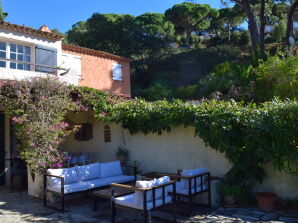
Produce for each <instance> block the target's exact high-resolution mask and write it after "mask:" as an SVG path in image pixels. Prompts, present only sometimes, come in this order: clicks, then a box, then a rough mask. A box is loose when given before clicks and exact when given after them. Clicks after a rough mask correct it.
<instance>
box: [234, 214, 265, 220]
mask: <svg viewBox="0 0 298 223" xmlns="http://www.w3.org/2000/svg"><path fill="white" fill-rule="evenodd" d="M233 217H235V218H240V219H241V220H244V221H259V220H260V219H259V218H258V217H253V216H249V215H242V214H233Z"/></svg>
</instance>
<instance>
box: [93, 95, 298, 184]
mask: <svg viewBox="0 0 298 223" xmlns="http://www.w3.org/2000/svg"><path fill="white" fill-rule="evenodd" d="M94 102H95V106H94V107H98V105H96V104H97V101H94ZM102 108H104V112H103V110H102ZM94 115H95V116H96V117H97V118H98V119H99V120H101V121H103V122H115V123H119V124H121V125H122V127H123V128H125V129H128V130H129V131H130V132H131V133H132V134H135V133H137V132H142V133H144V134H148V133H157V134H162V132H163V131H171V129H172V128H173V127H175V126H179V125H184V126H185V127H186V126H193V127H195V133H194V134H195V136H198V137H201V138H202V139H203V140H204V141H205V143H206V144H207V145H209V146H210V147H211V148H214V149H216V150H218V151H220V152H223V153H225V156H226V157H227V158H228V159H229V161H230V162H231V163H232V164H233V167H232V168H231V170H230V171H229V172H228V173H227V176H228V177H229V178H230V179H231V180H233V181H234V182H238V183H239V184H246V183H249V182H251V180H258V181H260V182H261V181H262V180H263V178H264V176H265V172H264V169H265V165H267V164H272V165H273V166H274V167H275V169H276V170H279V171H284V172H287V173H289V174H292V175H297V174H298V165H297V163H298V134H297V132H298V103H297V102H296V101H290V100H287V101H279V100H275V101H272V102H267V103H264V104H261V105H259V106H256V105H255V104H249V105H243V104H241V103H235V102H232V101H221V102H217V101H208V102H203V103H202V104H201V105H199V106H197V105H193V104H187V103H184V102H182V101H174V102H168V101H156V102H151V103H149V102H146V101H144V100H140V99H136V100H128V101H124V102H123V101H122V102H120V103H114V104H113V106H110V107H101V108H100V109H94Z"/></svg>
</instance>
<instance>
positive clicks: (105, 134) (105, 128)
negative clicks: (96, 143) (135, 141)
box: [103, 125, 112, 142]
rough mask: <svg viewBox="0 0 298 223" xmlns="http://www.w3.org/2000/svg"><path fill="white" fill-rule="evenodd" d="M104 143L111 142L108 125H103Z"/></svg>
mask: <svg viewBox="0 0 298 223" xmlns="http://www.w3.org/2000/svg"><path fill="white" fill-rule="evenodd" d="M103 133H104V141H105V142H111V141H112V140H111V127H110V126H108V125H105V127H104V132H103Z"/></svg>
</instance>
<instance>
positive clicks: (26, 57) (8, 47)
mask: <svg viewBox="0 0 298 223" xmlns="http://www.w3.org/2000/svg"><path fill="white" fill-rule="evenodd" d="M2 58H3V59H6V60H1V59H2ZM8 60H11V61H8ZM26 63H31V48H30V47H29V46H24V45H19V44H15V43H8V42H3V41H0V67H4V68H6V67H7V68H10V69H18V70H31V68H30V64H26Z"/></svg>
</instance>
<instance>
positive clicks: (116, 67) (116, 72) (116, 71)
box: [112, 64, 123, 81]
mask: <svg viewBox="0 0 298 223" xmlns="http://www.w3.org/2000/svg"><path fill="white" fill-rule="evenodd" d="M112 69H113V80H117V81H122V80H123V77H122V65H121V64H113V68H112Z"/></svg>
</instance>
